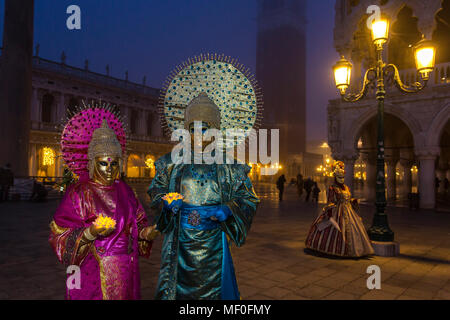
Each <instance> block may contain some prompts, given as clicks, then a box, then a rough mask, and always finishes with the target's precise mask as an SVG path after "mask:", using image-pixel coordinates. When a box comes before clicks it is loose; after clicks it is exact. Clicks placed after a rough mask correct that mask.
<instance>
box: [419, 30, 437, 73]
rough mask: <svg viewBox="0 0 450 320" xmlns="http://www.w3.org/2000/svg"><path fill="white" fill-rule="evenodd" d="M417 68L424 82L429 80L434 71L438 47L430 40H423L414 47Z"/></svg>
mask: <svg viewBox="0 0 450 320" xmlns="http://www.w3.org/2000/svg"><path fill="white" fill-rule="evenodd" d="M414 57H415V59H416V68H417V71H418V72H419V73H420V76H421V77H422V79H423V80H428V78H429V77H430V73H431V72H432V71H433V70H434V62H435V58H436V47H435V46H434V44H433V42H431V41H430V40H426V39H424V38H423V39H422V40H420V41H419V42H418V43H417V45H416V46H415V47H414Z"/></svg>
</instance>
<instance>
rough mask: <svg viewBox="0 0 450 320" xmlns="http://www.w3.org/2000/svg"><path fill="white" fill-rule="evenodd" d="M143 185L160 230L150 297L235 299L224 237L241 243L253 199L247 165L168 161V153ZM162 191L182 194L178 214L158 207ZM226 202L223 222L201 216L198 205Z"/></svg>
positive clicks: (201, 207) (253, 208)
mask: <svg viewBox="0 0 450 320" xmlns="http://www.w3.org/2000/svg"><path fill="white" fill-rule="evenodd" d="M155 166H156V176H155V178H154V179H153V181H152V184H151V186H150V188H149V191H148V193H149V195H150V197H151V199H152V203H151V205H152V207H153V208H156V209H157V210H158V211H159V216H158V218H157V228H158V230H160V231H161V232H162V233H163V234H164V242H163V247H162V250H161V254H162V257H161V270H160V274H159V279H158V287H157V293H156V299H239V293H238V289H237V283H236V278H235V274H234V268H233V263H232V260H231V255H230V252H229V242H230V241H232V242H234V243H235V244H236V245H237V246H241V245H243V244H244V242H245V238H246V237H247V234H248V231H249V229H250V226H251V223H252V219H253V215H254V214H255V211H256V207H257V205H258V203H259V199H258V197H257V196H256V194H255V192H254V190H253V186H252V183H251V181H250V179H249V178H248V176H247V174H248V172H249V170H250V168H249V166H247V165H239V164H232V165H227V164H222V165H219V164H212V165H205V164H174V163H172V160H171V156H170V154H167V155H165V156H163V157H161V158H160V159H158V160H157V161H156V162H155ZM168 192H178V193H180V194H182V195H183V196H184V200H183V202H184V204H183V207H182V209H181V211H180V213H179V214H172V213H171V212H170V211H167V210H164V209H163V207H162V201H161V198H162V197H163V196H164V195H165V194H166V193H168ZM221 204H226V205H227V206H228V207H229V208H230V209H231V211H232V216H230V217H229V218H228V219H227V220H226V221H224V222H221V223H219V222H216V221H212V220H210V219H202V211H203V210H214V208H215V206H217V205H221Z"/></svg>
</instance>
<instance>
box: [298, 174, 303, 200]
mask: <svg viewBox="0 0 450 320" xmlns="http://www.w3.org/2000/svg"><path fill="white" fill-rule="evenodd" d="M297 193H298V197H299V198H301V197H302V194H303V176H302V175H301V174H300V173H299V174H298V175H297Z"/></svg>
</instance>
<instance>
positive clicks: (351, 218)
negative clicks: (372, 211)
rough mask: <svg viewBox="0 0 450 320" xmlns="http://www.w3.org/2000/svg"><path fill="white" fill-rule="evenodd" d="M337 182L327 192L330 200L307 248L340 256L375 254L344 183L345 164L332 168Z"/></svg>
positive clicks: (356, 201)
mask: <svg viewBox="0 0 450 320" xmlns="http://www.w3.org/2000/svg"><path fill="white" fill-rule="evenodd" d="M333 171H334V178H335V179H334V183H333V185H331V186H330V187H329V189H328V201H327V205H326V206H325V207H324V209H323V211H322V213H321V214H320V215H319V216H318V217H317V218H316V220H315V221H314V223H313V225H312V226H311V229H310V230H309V234H308V236H307V238H306V241H305V245H306V248H308V249H311V250H314V251H318V252H321V253H325V254H329V255H334V256H340V257H362V256H367V255H371V254H373V253H374V251H373V248H372V245H371V243H370V240H369V236H368V235H367V232H366V230H365V228H364V225H363V222H362V219H361V217H360V216H359V215H358V214H357V211H358V209H359V208H358V200H357V199H354V198H351V193H350V190H349V188H348V187H347V186H346V185H345V184H344V174H345V171H344V163H343V162H342V161H336V162H335V163H334V165H333Z"/></svg>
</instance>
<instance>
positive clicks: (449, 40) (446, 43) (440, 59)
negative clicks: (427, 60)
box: [432, 0, 450, 77]
mask: <svg viewBox="0 0 450 320" xmlns="http://www.w3.org/2000/svg"><path fill="white" fill-rule="evenodd" d="M435 20H436V29H435V30H434V32H433V35H432V39H433V41H434V42H436V45H437V48H438V49H437V50H438V53H437V54H436V63H444V62H449V61H450V0H444V1H442V8H441V9H440V10H439V11H438V12H437V13H436V16H435ZM447 76H448V77H450V73H447Z"/></svg>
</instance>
